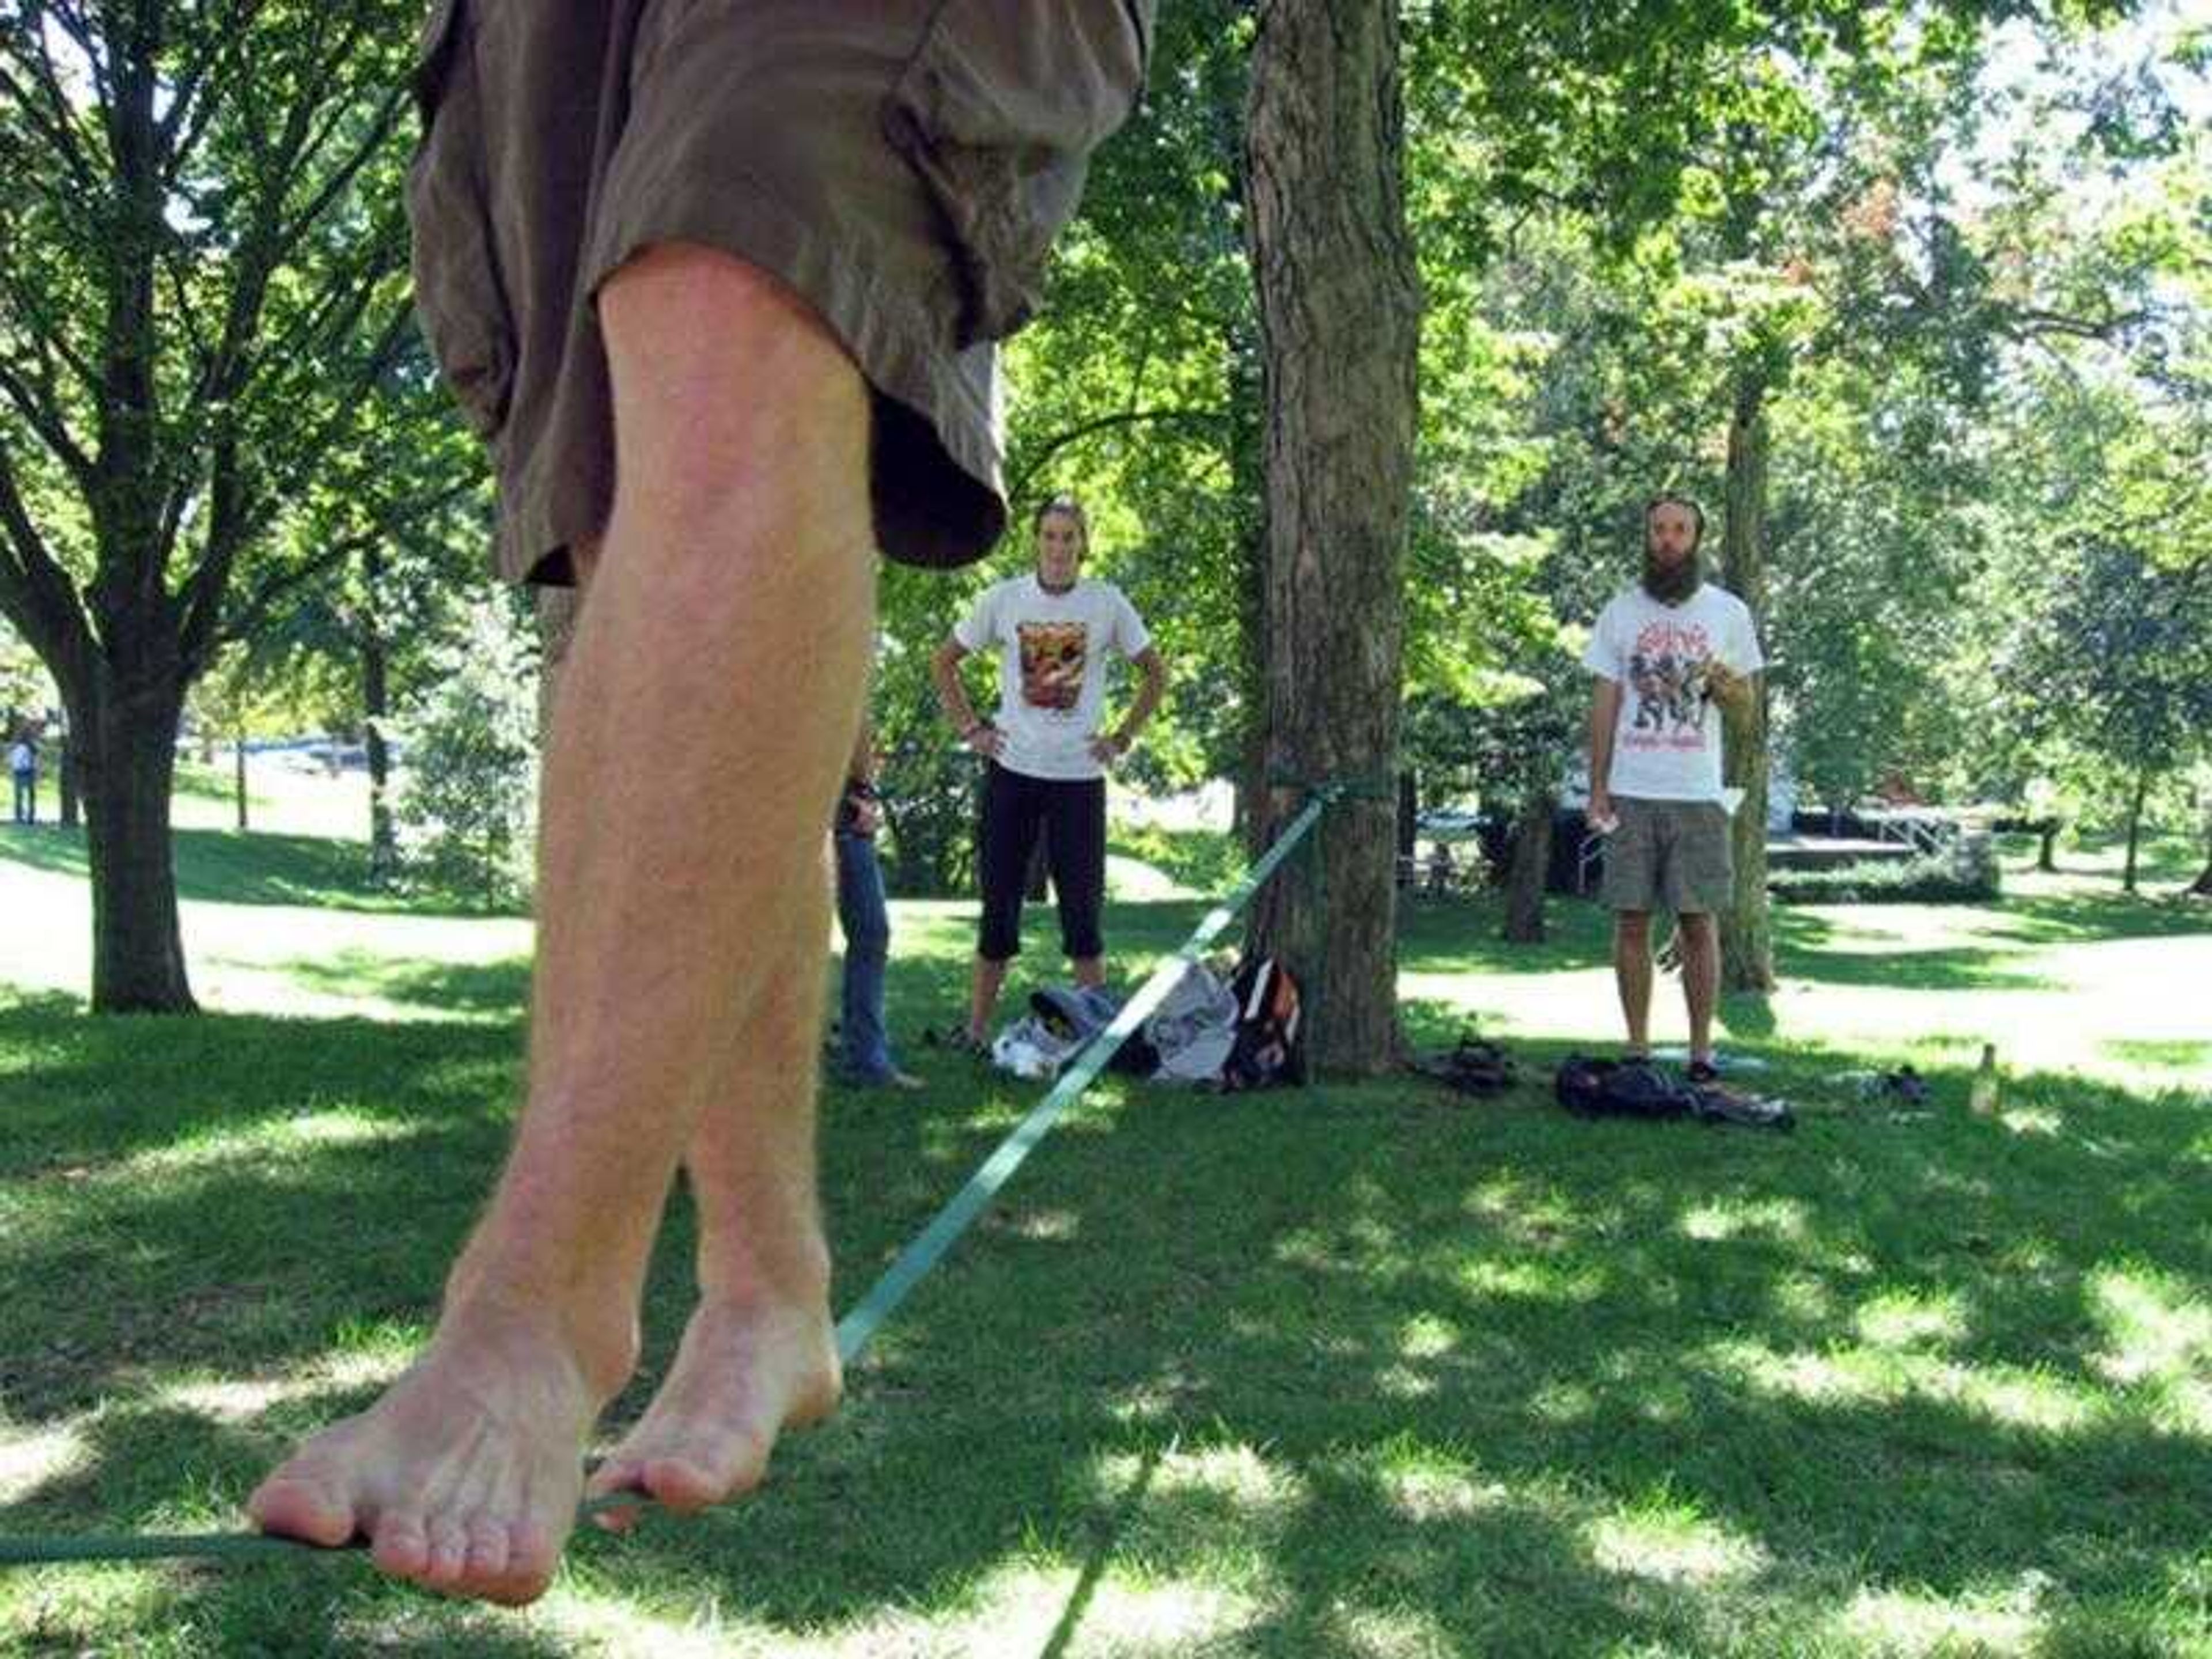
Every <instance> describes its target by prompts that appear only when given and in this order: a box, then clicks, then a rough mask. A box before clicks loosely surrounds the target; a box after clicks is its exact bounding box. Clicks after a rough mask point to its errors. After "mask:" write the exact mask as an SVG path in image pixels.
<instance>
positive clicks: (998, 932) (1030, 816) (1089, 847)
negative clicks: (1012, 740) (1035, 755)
mask: <svg viewBox="0 0 2212 1659" xmlns="http://www.w3.org/2000/svg"><path fill="white" fill-rule="evenodd" d="M1039 829H1044V830H1045V831H1046V839H1045V858H1046V861H1047V863H1048V865H1049V866H1050V868H1051V871H1052V890H1053V891H1054V893H1055V894H1057V895H1058V896H1059V898H1060V948H1061V949H1062V950H1064V951H1066V952H1067V955H1068V957H1069V959H1070V960H1072V961H1076V962H1081V961H1083V960H1085V958H1087V957H1097V956H1103V955H1104V954H1105V953H1106V946H1105V944H1104V942H1103V940H1102V939H1100V937H1099V933H1098V909H1099V906H1100V904H1101V903H1102V902H1103V901H1104V899H1105V896H1106V780H1105V779H1103V778H1032V777H1029V776H1027V775H1024V774H1023V773H1020V772H1010V771H1008V770H1007V769H1006V768H1005V767H1003V766H1001V765H1000V764H999V763H998V762H996V761H993V762H992V763H990V769H989V770H988V771H987V772H986V773H985V774H984V777H983V822H982V828H981V836H980V837H979V842H980V849H981V850H980V854H979V856H978V858H977V860H976V862H977V863H978V864H979V865H980V866H981V876H982V882H983V925H982V929H981V937H979V938H978V939H977V940H976V942H975V954H976V955H978V956H980V957H983V958H984V959H985V960H986V961H987V962H1005V961H1007V960H1009V959H1010V958H1012V957H1018V956H1019V955H1020V954H1021V951H1022V888H1023V887H1024V884H1025V883H1026V880H1027V878H1028V875H1029V867H1030V854H1031V853H1032V852H1034V851H1035V850H1036V838H1037V831H1038V830H1039Z"/></svg>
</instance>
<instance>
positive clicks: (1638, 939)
mask: <svg viewBox="0 0 2212 1659" xmlns="http://www.w3.org/2000/svg"><path fill="white" fill-rule="evenodd" d="M1613 939H1614V940H1615V941H1616V942H1617V943H1618V944H1620V945H1622V946H1624V947H1625V948H1626V949H1629V950H1638V949H1646V950H1648V949H1649V948H1650V945H1651V913H1650V911H1649V910H1616V911H1615V912H1613Z"/></svg>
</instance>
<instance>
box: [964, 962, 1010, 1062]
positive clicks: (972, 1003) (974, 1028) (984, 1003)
mask: <svg viewBox="0 0 2212 1659" xmlns="http://www.w3.org/2000/svg"><path fill="white" fill-rule="evenodd" d="M1004 989H1006V963H1003V962H994V961H992V960H991V958H990V957H976V958H975V978H974V980H973V981H971V982H970V983H969V991H968V1035H969V1036H971V1037H973V1038H975V1041H976V1042H988V1041H990V1037H991V1016H992V1015H993V1014H994V1012H997V1011H998V1006H999V993H1000V992H1001V991H1003V990H1004Z"/></svg>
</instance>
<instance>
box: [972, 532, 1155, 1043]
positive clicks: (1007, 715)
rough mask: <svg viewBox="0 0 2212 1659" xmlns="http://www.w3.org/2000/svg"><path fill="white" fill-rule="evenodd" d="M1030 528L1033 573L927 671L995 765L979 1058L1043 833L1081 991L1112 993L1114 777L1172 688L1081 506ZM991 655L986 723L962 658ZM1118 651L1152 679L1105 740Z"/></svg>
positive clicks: (997, 590)
mask: <svg viewBox="0 0 2212 1659" xmlns="http://www.w3.org/2000/svg"><path fill="white" fill-rule="evenodd" d="M1030 528H1031V531H1032V532H1033V534H1034V536H1035V538H1036V550H1035V551H1036V568H1035V569H1034V570H1030V571H1027V572H1024V574H1021V575H1018V576H1013V577H1010V578H1008V579H1007V580H1005V581H1002V582H1000V583H999V584H998V585H997V586H994V587H991V588H988V589H986V590H985V591H984V592H983V593H982V595H981V597H980V598H978V599H976V601H975V605H974V606H973V607H972V608H971V609H970V610H969V612H968V614H967V615H966V616H965V617H962V618H961V619H960V622H959V623H958V624H957V626H956V627H955V628H954V629H953V630H952V634H951V638H949V639H947V640H946V641H945V643H944V644H943V645H941V646H939V647H938V649H937V657H936V659H935V661H934V662H933V664H932V665H931V667H932V671H933V676H934V678H935V679H936V682H937V695H938V698H939V702H942V703H943V705H944V708H945V714H946V716H947V718H949V719H950V720H951V722H952V724H953V726H954V727H955V728H956V729H957V731H958V732H960V736H961V740H962V741H963V742H964V743H965V744H967V745H968V746H969V748H970V749H972V750H975V752H976V753H977V754H979V755H981V756H983V757H986V760H987V766H986V769H985V775H984V780H983V807H982V821H981V829H980V834H979V842H978V847H977V850H976V860H975V863H976V871H977V876H978V878H979V880H980V883H981V887H982V893H983V914H982V920H981V927H980V928H979V930H978V938H977V940H976V945H975V972H974V977H973V979H972V981H971V982H970V986H969V1000H968V1029H967V1033H966V1045H967V1046H968V1047H969V1048H973V1049H975V1050H976V1051H978V1052H981V1050H982V1049H983V1048H986V1047H987V1045H988V1043H989V1042H990V1027H991V1016H992V1014H993V1012H994V1011H995V1010H996V1008H997V1007H998V1006H999V994H1000V990H1001V989H1002V988H1003V987H1005V984H1006V964H1007V963H1010V962H1012V960H1013V958H1014V957H1016V956H1017V955H1018V954H1019V953H1020V951H1021V948H1022V890H1023V888H1024V885H1025V884H1026V883H1027V881H1028V879H1029V866H1030V855H1031V854H1033V853H1034V852H1035V851H1036V840H1037V836H1038V835H1039V834H1040V833H1042V834H1043V836H1044V837H1045V852H1046V858H1047V861H1048V864H1049V866H1050V868H1051V871H1052V885H1053V891H1054V894H1056V895H1057V896H1058V898H1059V902H1060V948H1061V949H1062V950H1064V951H1066V953H1067V958H1068V962H1069V964H1070V966H1071V968H1072V969H1073V973H1074V975H1075V982H1076V983H1077V984H1078V985H1081V986H1087V987H1095V986H1103V984H1105V982H1106V946H1105V941H1104V939H1103V937H1102V935H1101V933H1100V929H1099V913H1100V910H1101V908H1103V904H1104V902H1105V897H1106V770H1107V768H1108V767H1109V766H1111V765H1113V764H1115V763H1118V762H1120V761H1121V759H1122V758H1123V757H1125V756H1127V754H1128V752H1129V748H1130V745H1131V744H1133V743H1134V742H1135V741H1136V738H1137V734H1138V733H1139V732H1141V731H1143V730H1144V727H1145V722H1146V720H1150V719H1151V718H1152V711H1153V710H1154V709H1156V708H1158V707H1159V703H1160V698H1161V697H1162V696H1164V694H1165V693H1166V690H1167V684H1168V671H1167V665H1166V663H1165V662H1164V661H1163V660H1162V659H1161V657H1160V653H1159V651H1158V647H1155V646H1154V645H1153V644H1152V635H1150V634H1148V633H1147V632H1146V629H1145V624H1144V623H1143V622H1142V621H1140V620H1139V618H1138V616H1137V611H1136V607H1135V606H1133V605H1131V604H1130V603H1129V601H1128V599H1127V597H1126V596H1125V595H1124V594H1123V593H1122V592H1121V589H1120V588H1118V587H1116V586H1114V584H1113V583H1111V582H1106V581H1099V580H1095V579H1091V578H1086V577H1085V575H1084V574H1083V559H1084V556H1085V554H1086V553H1087V552H1088V551H1089V550H1090V542H1091V526H1090V522H1089V520H1087V519H1085V516H1084V513H1083V508H1082V507H1081V506H1080V505H1079V503H1078V502H1077V501H1075V500H1074V499H1073V497H1072V496H1067V495H1056V496H1054V498H1053V499H1052V500H1050V501H1047V502H1046V503H1045V504H1044V505H1043V506H1042V507H1039V508H1038V509H1037V513H1036V518H1035V520H1033V521H1032V523H1031V526H1030ZM983 651H993V652H996V653H998V659H999V707H998V713H997V714H996V716H995V717H994V718H993V719H991V720H983V719H981V718H979V717H978V716H977V714H976V713H975V708H974V706H973V705H972V704H971V703H970V702H969V700H968V692H967V689H966V688H965V687H964V686H963V685H962V684H961V683H960V664H961V663H962V661H963V659H966V658H967V657H968V656H969V655H970V654H971V653H976V652H983ZM1109 651H1113V652H1115V653H1119V654H1121V656H1123V657H1126V658H1127V659H1129V660H1130V661H1132V662H1133V663H1134V664H1135V665H1137V668H1138V671H1139V673H1140V674H1141V676H1142V678H1141V680H1140V682H1139V685H1138V689H1137V696H1136V701H1135V702H1133V703H1132V704H1131V705H1130V708H1129V712H1128V714H1127V715H1126V716H1124V717H1123V719H1122V721H1121V726H1119V727H1118V728H1117V729H1116V730H1115V731H1113V732H1105V731H1103V729H1102V728H1103V723H1104V722H1103V715H1104V712H1105V702H1106V653H1108V652H1109Z"/></svg>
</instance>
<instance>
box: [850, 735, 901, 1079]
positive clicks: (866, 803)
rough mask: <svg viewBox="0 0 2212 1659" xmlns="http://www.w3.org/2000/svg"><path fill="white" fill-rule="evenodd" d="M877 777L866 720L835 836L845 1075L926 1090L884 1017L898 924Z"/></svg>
mask: <svg viewBox="0 0 2212 1659" xmlns="http://www.w3.org/2000/svg"><path fill="white" fill-rule="evenodd" d="M876 777H877V763H876V741H875V726H874V722H873V721H872V720H869V719H868V718H867V717H866V715H865V714H863V715H862V717H861V720H860V736H859V737H857V738H854V743H853V758H852V760H851V762H850V763H848V765H847V766H846V769H845V793H844V797H843V799H841V800H840V801H839V802H838V803H837V821H836V825H835V827H834V828H833V829H832V830H831V834H830V839H831V841H832V842H834V843H835V846H836V855H837V926H838V928H839V930H840V931H841V932H842V933H843V934H844V935H845V971H844V976H843V987H842V996H841V998H840V999H839V1008H838V1028H837V1035H838V1060H839V1064H838V1074H839V1076H840V1078H841V1079H842V1080H843V1081H844V1082H847V1083H849V1084H852V1085H854V1086H855V1087H858V1088H863V1089H870V1088H890V1089H919V1088H921V1086H922V1083H921V1079H920V1078H918V1077H915V1076H914V1075H913V1074H912V1073H908V1072H903V1071H901V1070H900V1069H899V1064H898V1060H897V1059H896V1057H895V1056H894V1055H893V1054H892V1053H891V1043H890V1030H889V1029H888V1028H887V1026H886V1025H885V1024H884V973H885V971H886V969H888V968H889V967H890V945H891V918H890V906H889V905H888V904H886V903H885V902H884V867H883V864H882V861H881V860H878V858H877V856H876V832H877V830H878V829H880V828H881V827H882V824H883V803H882V800H881V799H880V798H879V796H878V793H877V788H876Z"/></svg>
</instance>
